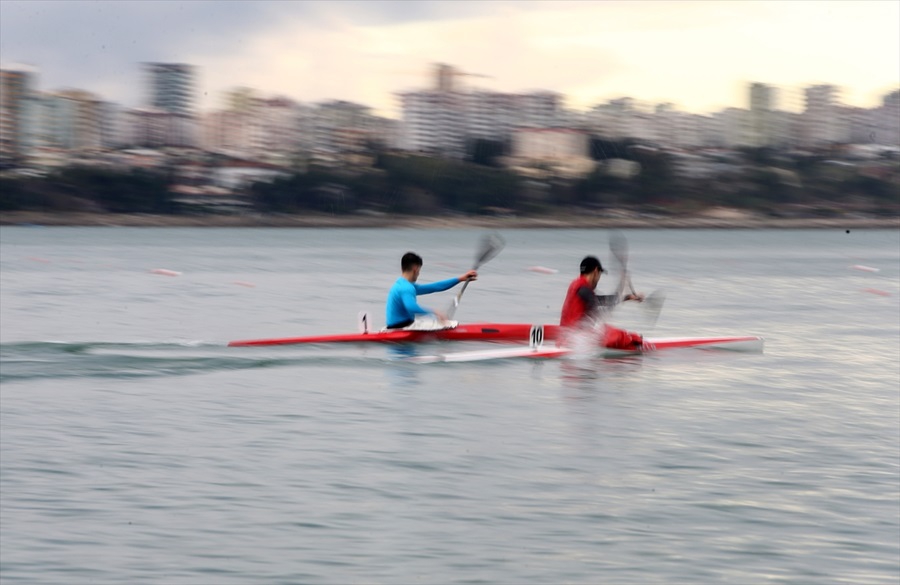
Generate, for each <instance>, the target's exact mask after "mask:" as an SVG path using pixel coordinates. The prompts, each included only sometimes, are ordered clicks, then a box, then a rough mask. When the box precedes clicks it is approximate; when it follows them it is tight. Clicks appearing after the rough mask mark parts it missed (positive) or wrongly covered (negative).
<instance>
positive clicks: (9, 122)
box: [0, 66, 37, 161]
mask: <svg viewBox="0 0 900 585" xmlns="http://www.w3.org/2000/svg"><path fill="white" fill-rule="evenodd" d="M36 77H37V72H36V71H35V70H34V69H33V68H31V67H27V66H20V67H14V68H12V67H11V68H9V69H0V159H3V160H9V161H13V160H19V159H21V157H23V156H24V155H25V151H26V145H27V142H28V138H27V135H28V132H29V121H30V119H31V118H32V117H33V112H32V111H31V110H32V106H33V103H32V99H33V96H34V91H35V80H36Z"/></svg>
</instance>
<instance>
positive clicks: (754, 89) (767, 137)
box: [746, 83, 779, 147]
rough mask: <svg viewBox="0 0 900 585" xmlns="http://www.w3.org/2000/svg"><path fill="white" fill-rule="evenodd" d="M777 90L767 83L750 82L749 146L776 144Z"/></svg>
mask: <svg viewBox="0 0 900 585" xmlns="http://www.w3.org/2000/svg"><path fill="white" fill-rule="evenodd" d="M776 98H777V90H776V89H775V88H774V87H772V86H770V85H766V84H765V83H751V84H750V111H749V112H748V114H747V125H746V131H747V136H746V142H747V144H748V145H749V146H755V147H762V146H775V145H776V144H778V142H779V140H778V137H777V136H776V132H777V129H778V126H777V123H776V119H777V118H776V110H777V104H776Z"/></svg>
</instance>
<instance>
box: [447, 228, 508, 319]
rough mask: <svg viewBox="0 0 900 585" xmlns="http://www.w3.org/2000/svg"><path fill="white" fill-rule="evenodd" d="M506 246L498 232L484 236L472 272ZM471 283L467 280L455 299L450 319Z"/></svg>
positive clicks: (448, 310)
mask: <svg viewBox="0 0 900 585" xmlns="http://www.w3.org/2000/svg"><path fill="white" fill-rule="evenodd" d="M505 245H506V242H505V241H504V240H503V238H502V237H501V236H500V234H498V233H496V232H494V233H490V234H485V235H484V236H482V238H481V241H480V242H479V244H478V251H477V253H476V254H475V264H474V265H473V266H472V270H478V269H479V268H480V267H481V266H482V265H484V264H486V263H487V262H488V261H489V260H491V259H492V258H493V257H494V256H496V255H497V254H499V253H500V250H502V249H503V246H505ZM469 282H470V281H468V280H467V281H465V282H464V283H463V286H462V289H460V291H459V294H457V295H456V297H455V298H454V299H453V304H452V305H451V306H450V308H449V309H447V318H448V319H452V318H453V314H454V313H456V308H457V307H458V306H459V300H460V299H461V298H462V296H463V293H464V292H466V287H467V286H469Z"/></svg>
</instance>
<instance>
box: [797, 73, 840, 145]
mask: <svg viewBox="0 0 900 585" xmlns="http://www.w3.org/2000/svg"><path fill="white" fill-rule="evenodd" d="M804 93H805V96H806V108H805V109H804V111H803V121H804V125H803V126H804V127H803V134H804V135H803V137H802V139H803V142H804V143H805V144H807V145H808V146H825V145H828V144H832V143H835V142H843V141H845V140H846V139H847V137H846V136H845V134H846V133H845V132H843V130H844V128H843V124H842V120H841V117H840V115H839V106H838V88H837V87H835V86H833V85H813V86H810V87H807V88H806V89H805V90H804Z"/></svg>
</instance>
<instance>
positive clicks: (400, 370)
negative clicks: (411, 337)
mask: <svg viewBox="0 0 900 585" xmlns="http://www.w3.org/2000/svg"><path fill="white" fill-rule="evenodd" d="M418 355H421V353H420V349H419V347H418V346H416V345H415V344H412V343H398V344H393V343H391V344H388V345H387V356H388V363H387V365H386V366H385V373H386V375H387V380H388V383H390V385H391V386H397V387H403V388H410V387H413V386H418V385H419V381H420V379H419V369H420V366H418V365H417V364H414V363H411V362H410V361H409V360H410V358H414V357H416V356H418Z"/></svg>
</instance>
